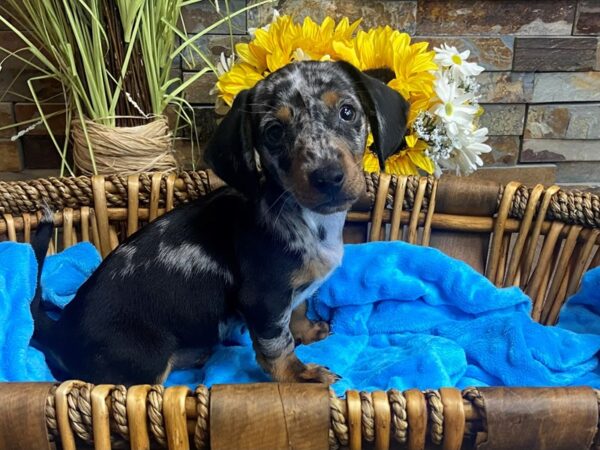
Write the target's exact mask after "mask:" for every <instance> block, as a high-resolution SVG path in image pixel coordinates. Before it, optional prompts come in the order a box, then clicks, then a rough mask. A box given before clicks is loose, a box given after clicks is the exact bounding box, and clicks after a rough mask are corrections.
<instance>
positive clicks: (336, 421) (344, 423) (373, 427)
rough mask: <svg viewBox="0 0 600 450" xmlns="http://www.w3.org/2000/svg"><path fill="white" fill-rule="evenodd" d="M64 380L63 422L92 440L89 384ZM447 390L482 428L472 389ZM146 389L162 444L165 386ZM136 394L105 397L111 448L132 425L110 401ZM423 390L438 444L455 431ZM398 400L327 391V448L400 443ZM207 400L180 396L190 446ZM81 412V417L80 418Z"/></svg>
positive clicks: (475, 428)
mask: <svg viewBox="0 0 600 450" xmlns="http://www.w3.org/2000/svg"><path fill="white" fill-rule="evenodd" d="M69 383H70V387H69V393H68V398H69V399H73V400H72V401H69V402H68V416H67V417H68V426H69V427H70V428H71V429H72V430H73V432H74V434H75V436H76V439H77V441H82V442H85V443H88V444H93V443H94V438H93V436H94V435H95V434H94V422H93V420H92V415H93V411H92V406H91V401H90V397H91V394H92V392H93V390H94V388H95V387H94V386H93V385H89V384H86V383H75V384H73V382H69ZM170 389H174V388H170ZM442 392H443V391H442ZM447 392H453V393H456V395H457V396H459V397H462V402H461V403H460V409H461V411H463V412H464V417H465V421H466V424H467V430H468V434H467V435H466V436H467V438H468V436H470V435H472V436H474V435H475V434H476V433H478V432H482V431H484V430H485V428H484V425H485V405H484V404H483V402H482V399H481V395H480V394H479V391H478V390H477V388H469V389H466V390H464V391H463V392H462V394H461V393H460V391H458V390H456V389H451V390H446V395H447ZM115 393H116V394H115ZM150 393H151V394H152V395H148V396H147V397H146V399H145V401H144V402H142V405H143V407H142V410H141V413H142V414H144V415H145V417H146V418H147V421H148V424H149V427H150V428H151V430H152V433H151V435H152V439H151V441H150V442H153V443H154V445H157V446H159V447H160V448H166V447H167V441H166V439H165V436H166V434H167V433H168V430H167V429H166V425H165V421H164V419H163V417H164V415H163V407H164V397H165V393H166V390H165V389H164V388H163V387H162V386H153V387H152V388H151V390H150ZM352 394H357V396H358V397H359V398H360V400H359V401H358V402H357V403H358V404H359V409H358V411H359V413H360V419H361V420H360V422H359V423H361V424H362V425H361V426H360V427H359V429H358V430H357V429H353V430H351V429H350V427H349V424H350V423H351V417H350V414H351V413H349V411H351V410H352V408H349V407H348V405H349V403H351V402H353V400H352V399H354V398H356V397H355V396H353V395H352ZM136 395H138V394H137V391H134V389H130V390H127V389H126V388H125V387H124V386H114V387H112V389H111V392H110V394H109V395H108V396H107V398H106V406H107V408H108V410H109V411H110V418H109V421H110V424H111V426H110V435H109V436H106V438H107V439H110V442H112V444H113V446H114V447H118V448H122V447H123V446H124V444H125V443H126V442H128V441H131V440H132V439H135V438H133V433H137V432H138V431H137V430H132V429H131V427H130V426H129V423H128V412H129V413H131V407H129V409H127V408H126V407H121V406H115V402H116V403H117V404H118V405H121V404H122V403H126V402H127V401H128V400H129V401H131V398H132V396H136ZM423 395H424V398H426V399H427V408H426V409H424V410H423V411H424V415H423V418H422V419H423V420H425V421H426V423H427V427H426V429H427V430H429V433H430V439H431V442H433V443H434V444H436V445H441V444H442V443H443V442H445V441H447V440H451V439H456V437H455V436H453V434H454V433H455V430H447V429H445V428H444V420H445V419H447V418H448V414H449V412H444V407H443V405H442V395H443V394H442V393H441V392H440V391H438V390H428V391H425V392H423ZM55 396H56V389H53V390H51V391H50V392H49V394H48V399H47V403H46V404H47V405H48V406H47V408H46V417H48V418H51V419H49V420H48V421H47V426H48V432H49V434H50V435H51V436H60V431H59V428H58V422H57V420H56V419H55V418H56V417H57V413H56V411H55V406H54V405H55V403H56V399H55ZM376 396H377V397H379V398H383V399H385V402H384V403H383V404H382V403H376V402H373V397H376ZM118 399H121V400H118ZM399 399H404V396H403V393H402V392H400V391H397V390H390V391H388V392H372V393H371V392H360V393H358V392H355V391H349V392H348V395H347V399H341V398H338V397H337V396H335V394H332V395H331V399H330V412H331V429H330V440H329V448H330V449H339V448H348V447H349V448H361V446H362V444H363V442H374V443H375V447H376V448H382V447H381V442H380V441H382V440H385V442H387V443H389V442H390V441H391V440H392V439H393V440H394V441H395V442H397V443H398V444H406V442H407V435H408V434H409V433H410V426H409V424H408V422H407V403H406V401H405V400H400V401H399ZM209 405H210V390H209V389H207V388H206V387H204V386H198V387H197V388H196V389H195V391H194V393H193V394H192V393H191V392H190V395H189V396H188V397H187V398H186V400H185V408H183V409H182V410H181V411H180V413H181V414H183V415H185V416H186V418H187V423H188V435H189V436H190V441H191V442H193V446H194V447H193V448H196V449H198V450H204V449H206V448H209V438H208V436H209V430H210V427H209V420H210V415H209ZM386 411H389V421H388V423H386V424H382V423H381V422H378V421H376V418H377V417H378V416H381V415H383V414H385V412H386ZM84 417H86V419H83V418H84ZM59 421H60V419H59ZM107 431H108V430H107ZM353 432H354V433H355V436H354V437H353V438H352V437H351V436H350V435H351V433H353ZM357 436H358V437H357ZM460 438H461V439H460V440H461V442H462V438H463V436H462V435H461V436H460ZM357 439H358V440H357ZM357 445H358V447H357ZM383 448H388V447H387V446H386V447H383Z"/></svg>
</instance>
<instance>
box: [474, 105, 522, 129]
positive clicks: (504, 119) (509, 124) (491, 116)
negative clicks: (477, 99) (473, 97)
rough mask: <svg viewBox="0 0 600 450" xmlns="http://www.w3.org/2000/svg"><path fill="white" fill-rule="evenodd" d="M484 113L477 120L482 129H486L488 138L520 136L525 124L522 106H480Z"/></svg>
mask: <svg viewBox="0 0 600 450" xmlns="http://www.w3.org/2000/svg"><path fill="white" fill-rule="evenodd" d="M481 106H482V107H483V109H484V110H485V112H484V113H483V115H482V116H481V117H480V119H479V124H480V125H481V126H482V127H487V128H488V130H489V134H490V136H504V135H509V136H520V135H521V134H523V124H524V122H525V105H523V104H510V103H509V104H490V105H486V104H482V105H481Z"/></svg>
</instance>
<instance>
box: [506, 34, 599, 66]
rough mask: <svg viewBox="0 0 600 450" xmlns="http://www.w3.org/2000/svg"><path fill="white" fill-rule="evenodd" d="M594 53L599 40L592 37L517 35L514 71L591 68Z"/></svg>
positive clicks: (595, 55) (595, 53)
mask: <svg viewBox="0 0 600 450" xmlns="http://www.w3.org/2000/svg"><path fill="white" fill-rule="evenodd" d="M597 52H598V39H597V38H595V37H564V38H563V37H561V38H552V37H547V38H523V37H517V38H516V40H515V58H514V61H513V70H516V71H524V72H525V71H531V72H534V71H535V72H540V71H568V72H570V71H588V70H594V67H595V66H596V57H597Z"/></svg>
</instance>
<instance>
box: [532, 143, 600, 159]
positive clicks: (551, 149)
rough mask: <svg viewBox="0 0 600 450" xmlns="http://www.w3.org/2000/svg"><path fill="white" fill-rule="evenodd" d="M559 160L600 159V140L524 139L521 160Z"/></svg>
mask: <svg viewBox="0 0 600 450" xmlns="http://www.w3.org/2000/svg"><path fill="white" fill-rule="evenodd" d="M559 161H600V140H590V141H586V140H563V139H524V140H523V149H522V150H521V162H559Z"/></svg>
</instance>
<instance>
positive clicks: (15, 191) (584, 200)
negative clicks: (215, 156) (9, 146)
mask: <svg viewBox="0 0 600 450" xmlns="http://www.w3.org/2000/svg"><path fill="white" fill-rule="evenodd" d="M139 179H140V192H139V201H140V205H142V206H144V205H147V204H148V202H149V200H150V192H151V176H150V175H148V174H141V175H139ZM365 179H366V182H367V192H366V195H367V197H368V198H369V199H370V200H371V203H373V202H374V199H375V193H376V192H377V190H378V187H379V176H378V175H377V174H365ZM106 181H107V182H108V183H109V184H110V189H107V191H106V200H107V203H108V206H109V207H125V206H127V177H126V176H120V175H111V176H107V177H106ZM397 182H398V177H397V176H395V175H394V176H392V178H391V183H390V185H389V193H388V195H387V197H386V204H385V206H386V208H388V209H391V208H392V206H393V204H394V192H395V190H396V185H397ZM418 184H419V178H418V177H415V176H410V177H408V181H407V187H406V194H405V197H404V199H403V209H404V210H407V211H410V210H412V208H413V205H414V201H415V194H416V192H417V190H418ZM433 185H434V178H432V177H428V178H427V187H426V190H425V196H424V198H423V210H425V211H426V210H427V209H428V205H429V199H430V197H431V192H432V188H433ZM209 190H210V175H209V173H208V172H204V171H200V172H182V173H181V174H180V175H179V177H178V180H177V182H176V189H175V191H174V204H175V205H178V204H180V203H183V202H186V201H189V200H190V199H195V198H198V197H199V196H201V195H204V194H206V193H207V192H208V191H209ZM160 193H161V200H160V202H161V203H160V206H163V205H164V200H163V199H164V196H165V195H166V176H165V177H164V178H163V179H162V180H161V184H160ZM530 193H531V189H529V188H527V187H525V186H521V187H520V188H519V190H518V192H517V193H516V195H515V197H514V200H513V203H512V205H511V209H510V217H512V218H515V219H522V218H523V215H524V212H525V208H526V205H527V203H528V199H529V196H530ZM502 194H503V189H502V188H501V187H500V188H499V191H498V203H499V201H500V198H501V197H502ZM43 203H47V204H48V205H50V206H51V207H53V208H55V209H57V210H59V209H63V208H66V207H69V208H78V207H81V206H90V205H92V204H93V194H92V189H91V178H90V177H77V178H54V177H51V178H48V179H39V180H32V181H16V182H0V214H14V215H16V214H21V213H23V212H30V213H31V212H35V211H37V210H38V209H39V208H40V206H41V205H42V204H43ZM546 218H547V219H548V220H561V221H563V222H565V223H568V224H581V225H585V226H590V227H600V197H599V196H598V195H595V194H591V193H584V192H579V191H574V192H566V191H562V190H560V191H558V192H557V193H556V194H555V196H554V197H553V198H552V200H551V203H550V207H549V208H548V211H547V216H546Z"/></svg>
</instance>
